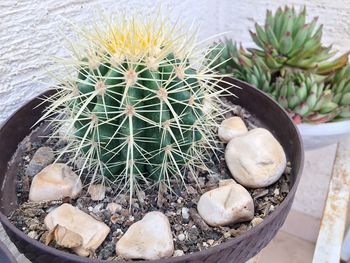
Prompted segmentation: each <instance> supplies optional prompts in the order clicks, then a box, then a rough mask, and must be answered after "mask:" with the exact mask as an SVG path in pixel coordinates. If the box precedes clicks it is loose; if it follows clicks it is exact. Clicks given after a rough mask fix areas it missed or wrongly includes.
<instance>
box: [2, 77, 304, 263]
mask: <svg viewBox="0 0 350 263" xmlns="http://www.w3.org/2000/svg"><path fill="white" fill-rule="evenodd" d="M224 81H226V82H230V83H231V85H232V86H233V87H235V88H242V87H239V86H238V85H237V84H236V83H238V84H242V85H243V86H246V87H249V88H252V89H254V90H255V92H257V94H259V96H263V97H265V99H266V100H268V101H269V102H270V103H271V104H275V106H276V107H277V108H279V109H280V111H281V114H283V115H285V116H286V117H287V118H288V119H289V120H290V122H291V123H292V126H293V128H294V132H295V133H296V135H297V138H298V140H297V143H298V144H299V147H300V149H301V152H300V166H299V170H298V171H297V173H296V175H295V178H296V180H295V183H294V184H293V186H292V188H291V189H290V192H289V193H288V194H287V196H286V198H285V199H284V200H283V201H282V203H281V204H280V205H278V206H277V207H276V209H275V210H274V211H273V212H272V213H271V214H270V215H268V216H266V217H265V218H264V220H263V221H262V222H261V223H260V224H258V225H256V226H255V227H252V228H251V229H250V230H248V231H247V232H245V233H243V234H241V235H240V236H238V237H234V238H231V239H229V240H228V241H225V242H223V243H221V244H219V245H217V246H214V247H210V248H207V249H205V250H202V251H198V252H194V253H192V254H187V255H183V256H179V257H171V258H164V259H159V260H142V261H133V262H135V263H147V262H150V263H151V262H152V263H160V262H161V263H167V262H170V261H171V262H172V263H174V262H182V261H184V260H188V259H191V258H192V257H193V255H194V254H195V255H210V254H215V253H218V252H220V251H221V250H223V249H225V248H227V247H230V246H232V245H233V244H235V243H238V242H240V241H241V240H243V239H246V238H248V237H250V236H253V235H254V234H255V233H257V232H259V231H261V229H263V228H264V227H265V226H266V225H267V224H268V223H269V222H270V221H272V220H271V219H272V218H275V217H277V216H278V215H279V214H280V213H279V212H280V211H281V210H282V209H283V208H284V207H285V205H286V204H287V203H289V202H288V201H290V199H291V198H294V193H295V192H296V188H297V187H298V184H299V181H300V178H301V174H302V172H303V167H304V150H303V149H304V147H303V142H302V138H301V135H300V132H299V129H298V128H297V126H296V125H295V123H294V122H293V121H292V119H291V118H290V116H289V115H288V113H287V112H286V111H285V110H284V109H283V108H282V107H281V106H280V105H279V104H278V103H277V102H275V101H274V100H273V99H272V98H271V97H270V96H268V95H266V94H265V93H264V92H262V91H260V90H259V89H257V88H255V87H253V86H252V85H250V84H248V83H246V82H244V81H240V80H237V79H234V78H229V77H225V78H224ZM49 90H55V89H48V90H46V91H45V92H43V93H41V94H39V95H38V96H36V97H35V98H38V97H39V98H42V97H44V96H45V94H46V93H47V92H48V91H49ZM35 98H32V99H30V100H29V101H27V102H26V103H25V104H23V105H22V106H21V107H19V108H18V109H17V110H16V111H15V112H14V113H13V114H12V115H11V116H10V117H9V118H8V119H7V120H6V121H5V122H4V123H3V124H2V125H1V126H0V130H1V129H3V128H4V127H5V126H6V125H7V123H9V122H10V120H11V119H12V118H14V116H15V115H16V114H17V113H18V112H19V111H20V110H21V109H22V108H23V107H25V106H26V105H27V104H29V103H30V102H31V101H32V100H33V99H35ZM0 221H1V223H2V224H4V225H5V226H6V227H7V228H9V229H10V230H11V231H13V232H14V233H15V234H16V235H19V236H20V237H21V238H22V239H24V240H25V241H26V242H28V243H30V244H32V245H33V246H37V247H40V248H42V249H44V250H46V251H48V252H49V253H51V254H54V255H56V256H60V257H62V258H65V259H69V260H76V261H79V260H80V261H82V260H84V262H87V263H94V262H95V263H96V262H99V263H101V262H111V261H108V260H100V259H90V258H85V257H81V256H78V255H75V254H71V253H68V252H64V251H61V250H58V249H56V248H53V247H50V246H46V245H44V244H43V243H41V242H39V241H37V240H35V239H32V238H30V237H29V236H28V235H26V234H25V233H24V232H22V231H21V230H19V229H18V228H16V227H15V226H14V225H13V224H12V223H11V222H10V221H9V220H8V218H7V217H6V216H5V215H4V214H3V213H2V212H1V211H0ZM112 262H120V263H129V262H130V261H124V260H118V261H112Z"/></svg>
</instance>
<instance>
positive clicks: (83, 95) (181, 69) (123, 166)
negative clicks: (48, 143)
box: [43, 16, 225, 197]
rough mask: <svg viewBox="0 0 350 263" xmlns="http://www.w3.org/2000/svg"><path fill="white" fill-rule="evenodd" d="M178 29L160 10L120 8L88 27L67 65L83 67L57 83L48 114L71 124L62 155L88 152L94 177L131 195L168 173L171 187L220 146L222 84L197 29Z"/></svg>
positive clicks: (86, 167) (85, 166)
mask: <svg viewBox="0 0 350 263" xmlns="http://www.w3.org/2000/svg"><path fill="white" fill-rule="evenodd" d="M115 17H119V16H115ZM180 29H181V27H180V26H178V25H175V26H172V25H170V24H169V23H167V22H166V20H164V19H162V18H161V17H160V16H156V17H155V18H153V19H151V18H149V17H147V18H146V19H142V18H140V17H137V16H133V17H131V18H130V19H129V18H127V17H123V18H122V19H117V20H111V21H109V22H108V23H107V25H104V26H100V27H95V28H94V30H92V31H91V30H85V31H81V32H80V34H79V35H81V36H83V37H84V38H85V42H84V43H86V45H83V46H82V48H80V49H78V46H77V45H74V44H72V45H71V48H72V49H71V50H72V53H73V57H72V58H69V59H68V60H67V63H66V65H67V66H69V67H71V68H72V70H73V72H75V73H77V74H70V75H69V77H67V76H65V78H64V79H63V80H62V81H61V82H62V83H63V85H60V86H58V87H56V89H57V90H58V91H57V93H56V94H55V95H53V96H51V97H50V98H48V100H49V101H50V102H51V106H50V107H49V108H48V110H47V112H46V113H45V115H44V116H43V119H46V118H49V117H52V116H54V118H53V120H52V122H53V123H54V126H55V128H56V129H55V131H54V133H53V136H58V131H59V130H60V129H61V130H62V126H64V127H66V128H65V129H66V130H67V132H66V134H67V137H68V145H67V147H65V149H63V150H62V151H61V155H62V154H64V153H69V154H71V155H72V156H73V157H72V160H76V159H77V158H81V161H82V163H83V165H82V169H81V173H82V171H83V170H87V171H88V173H89V174H91V176H92V182H94V181H96V180H102V181H104V182H106V181H107V182H111V183H115V184H117V185H118V186H119V188H118V189H119V190H120V191H129V193H130V197H131V196H132V194H133V193H134V192H135V191H137V190H138V189H140V188H142V187H145V186H151V185H154V184H157V183H158V182H161V181H165V182H166V183H167V185H168V186H169V187H171V184H172V183H173V182H174V181H177V182H179V181H180V182H184V176H183V174H184V172H185V171H188V172H189V173H191V174H192V175H193V176H194V178H195V179H196V176H195V174H196V173H195V170H196V168H197V167H199V166H201V167H202V168H203V165H204V164H205V158H206V157H207V156H208V153H209V151H211V150H215V148H216V146H215V145H216V139H215V136H214V133H213V130H214V129H215V127H216V126H217V124H216V123H217V120H218V118H221V116H222V114H223V113H224V111H225V107H224V106H223V105H222V103H221V101H220V99H219V96H220V95H221V94H222V93H223V92H224V89H222V88H220V87H219V85H218V82H219V79H220V78H219V77H220V76H219V75H216V74H213V73H211V71H210V69H209V68H210V67H209V66H206V65H208V64H209V65H210V62H208V61H206V54H207V53H205V52H206V51H204V53H203V50H199V49H198V48H199V47H198V46H196V45H195V44H194V42H193V39H194V34H193V35H185V34H183V31H182V30H180ZM207 52H209V51H207ZM67 72H71V71H70V68H69V70H68V71H67ZM80 156H82V157H80Z"/></svg>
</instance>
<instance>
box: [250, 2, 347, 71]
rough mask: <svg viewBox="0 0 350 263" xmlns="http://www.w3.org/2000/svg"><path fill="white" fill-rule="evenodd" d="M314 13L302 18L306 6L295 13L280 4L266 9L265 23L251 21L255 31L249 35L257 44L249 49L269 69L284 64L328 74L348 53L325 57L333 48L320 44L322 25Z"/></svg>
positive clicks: (280, 68) (336, 67)
mask: <svg viewBox="0 0 350 263" xmlns="http://www.w3.org/2000/svg"><path fill="white" fill-rule="evenodd" d="M317 19H318V18H317V17H315V18H314V19H313V20H312V21H311V22H309V23H307V22H306V8H304V9H303V10H302V11H301V12H300V13H297V12H296V11H295V9H294V8H289V7H288V6H286V7H285V8H284V9H282V8H281V7H280V8H278V9H277V11H276V12H275V13H272V12H271V11H270V10H268V11H267V13H266V20H265V25H264V26H261V25H259V24H258V23H255V32H253V31H250V35H251V37H252V39H253V41H254V42H255V44H256V45H257V46H258V48H257V49H255V48H251V49H250V51H251V52H253V53H255V54H257V55H258V56H260V57H262V58H263V59H264V61H265V63H266V64H267V65H268V67H269V68H270V69H271V70H272V71H273V72H275V71H279V70H282V69H283V68H285V67H292V68H300V69H307V70H313V71H314V72H315V73H317V74H328V73H330V72H332V71H334V70H336V69H338V68H341V67H343V66H344V65H345V64H346V63H347V60H348V54H344V55H343V56H341V57H339V58H338V59H335V60H332V61H327V60H328V59H330V58H332V57H333V56H334V55H335V53H336V52H333V51H332V47H331V46H328V47H326V46H323V45H322V42H321V38H322V27H323V26H322V25H317Z"/></svg>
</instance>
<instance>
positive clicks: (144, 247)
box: [116, 212, 174, 260]
mask: <svg viewBox="0 0 350 263" xmlns="http://www.w3.org/2000/svg"><path fill="white" fill-rule="evenodd" d="M116 252H117V254H118V255H119V256H121V257H123V258H125V259H146V260H156V259H161V258H167V257H171V256H172V255H173V252H174V244H173V237H172V233H171V229H170V223H169V220H168V218H167V217H166V216H165V215H164V214H162V213H161V212H149V213H147V214H146V215H145V216H144V217H143V219H142V220H140V221H138V222H136V223H134V224H133V225H131V226H130V227H129V229H128V230H127V232H126V233H125V234H124V235H123V236H122V238H121V239H120V240H119V241H118V242H117V244H116Z"/></svg>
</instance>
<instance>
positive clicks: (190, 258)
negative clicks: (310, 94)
mask: <svg viewBox="0 0 350 263" xmlns="http://www.w3.org/2000/svg"><path fill="white" fill-rule="evenodd" d="M229 83H231V84H234V85H236V86H238V87H240V89H239V88H237V87H230V85H229ZM222 85H223V86H225V87H230V90H231V91H232V92H233V93H235V94H236V95H237V97H234V96H232V97H230V100H231V101H232V102H233V103H235V104H238V105H241V106H243V107H244V108H246V109H247V110H248V111H249V112H250V113H252V114H253V115H254V116H255V117H256V118H257V119H258V120H259V121H261V123H262V124H263V126H265V127H266V128H267V129H269V130H270V131H271V132H272V133H273V134H274V135H275V136H276V138H277V139H278V140H279V142H280V143H281V144H282V146H283V148H284V150H285V152H286V154H287V157H288V159H289V161H290V162H291V164H292V175H291V178H290V192H289V194H288V195H287V197H286V198H285V200H284V201H283V202H282V204H280V205H279V206H278V207H276V209H275V211H274V212H273V213H272V214H270V215H269V216H267V217H266V218H265V220H264V221H263V222H262V223H261V224H259V225H257V226H256V227H254V228H252V229H251V230H249V231H247V232H246V233H244V234H242V235H241V236H239V237H236V238H233V239H231V240H229V241H227V242H225V243H223V244H221V245H218V246H215V247H212V248H209V249H206V250H204V251H200V252H196V253H193V254H190V255H185V256H181V257H175V258H169V259H164V260H156V261H152V263H161V262H162V263H175V262H178V263H179V262H182V263H186V262H188V263H189V262H206V263H212V262H216V263H229V262H235V263H244V262H246V261H247V260H249V259H250V258H252V257H253V256H254V255H256V254H257V253H258V252H259V251H260V250H261V249H262V248H264V247H265V246H266V245H267V244H268V243H269V242H270V241H271V239H272V238H273V237H274V236H275V235H276V233H277V231H278V230H279V228H280V227H281V226H282V225H283V223H284V221H285V219H286V216H287V214H288V212H289V210H290V208H291V206H292V202H293V199H294V195H295V192H296V189H297V186H298V182H299V179H300V176H301V172H302V167H303V158H304V154H303V147H302V142H301V138H300V135H299V133H298V130H297V128H296V127H295V126H294V124H293V122H292V121H291V120H290V119H289V117H288V115H287V114H286V113H285V112H284V110H283V109H282V108H281V107H280V106H278V104H276V103H275V102H274V101H273V100H272V99H271V98H269V97H268V96H266V95H264V94H263V93H262V92H261V91H259V90H257V89H255V88H253V87H252V86H250V85H248V84H246V83H244V82H241V81H238V80H235V79H231V78H226V79H225V83H223V84H222ZM231 86H232V85H231ZM47 94H49V93H46V95H47ZM42 96H43V95H42ZM40 103H41V100H40V99H39V98H36V99H34V100H32V101H30V102H29V103H27V104H26V105H24V106H23V107H22V108H20V109H19V110H18V111H17V112H16V113H15V114H14V115H12V117H11V118H10V119H9V120H8V121H7V122H6V123H5V124H4V125H3V127H2V128H1V129H0V149H1V155H0V185H1V187H2V188H1V192H0V211H1V213H0V219H1V222H2V224H3V226H4V228H5V230H6V232H7V234H8V235H9V237H10V238H11V240H12V241H13V243H15V245H16V246H17V248H18V249H19V251H20V252H22V253H24V254H25V256H26V257H27V258H29V259H30V260H31V261H33V262H38V263H39V262H40V263H47V262H50V263H68V262H73V263H78V262H87V263H88V262H105V261H99V260H92V259H87V258H82V257H78V256H76V255H73V254H69V253H66V252H63V251H60V250H57V249H54V248H52V247H48V246H45V245H43V244H41V243H40V242H38V241H36V240H33V239H31V238H30V237H28V236H27V235H25V234H24V233H23V232H21V231H20V230H19V229H17V228H16V227H15V226H14V225H12V224H11V223H10V222H9V220H8V219H7V215H8V214H9V213H10V212H11V211H12V210H13V209H14V208H15V207H16V188H15V183H16V182H15V181H16V167H14V166H15V165H11V167H8V165H7V164H8V162H9V161H10V159H11V157H12V156H13V154H14V152H15V151H16V149H17V146H18V144H19V143H20V142H21V141H22V140H23V138H24V137H25V136H27V135H28V134H29V133H30V131H31V127H32V125H33V124H34V123H35V122H36V121H37V120H38V119H39V117H40V116H41V114H42V110H43V109H44V107H45V105H44V104H40ZM39 104H40V105H39ZM38 105H39V106H38ZM140 262H141V261H140ZM142 262H146V261H142ZM147 262H149V261H147Z"/></svg>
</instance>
